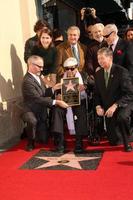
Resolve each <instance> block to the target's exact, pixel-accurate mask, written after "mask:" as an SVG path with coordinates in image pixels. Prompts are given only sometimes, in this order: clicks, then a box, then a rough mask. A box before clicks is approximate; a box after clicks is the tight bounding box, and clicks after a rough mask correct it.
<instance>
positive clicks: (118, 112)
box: [95, 47, 133, 152]
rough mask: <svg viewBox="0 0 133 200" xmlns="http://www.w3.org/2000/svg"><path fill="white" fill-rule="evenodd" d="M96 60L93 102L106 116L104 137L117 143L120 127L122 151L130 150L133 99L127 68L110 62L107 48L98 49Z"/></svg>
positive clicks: (101, 113) (114, 143)
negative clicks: (105, 134) (98, 67)
mask: <svg viewBox="0 0 133 200" xmlns="http://www.w3.org/2000/svg"><path fill="white" fill-rule="evenodd" d="M98 62H99V65H100V66H101V67H102V68H101V69H100V70H99V71H97V72H96V77H95V83H96V84H95V104H96V112H97V115H98V116H103V117H104V119H105V124H106V129H107V136H108V139H109V142H110V144H111V145H116V144H117V142H118V136H117V134H116V130H117V128H118V129H119V131H120V133H121V135H122V138H123V143H124V149H125V151H127V152H129V151H132V147H131V145H130V144H128V135H129V118H130V114H131V109H132V101H133V85H132V82H131V78H130V76H129V73H128V70H127V69H125V68H123V67H121V66H119V65H116V64H113V52H112V50H111V49H109V48H107V47H103V48H101V49H99V50H98Z"/></svg>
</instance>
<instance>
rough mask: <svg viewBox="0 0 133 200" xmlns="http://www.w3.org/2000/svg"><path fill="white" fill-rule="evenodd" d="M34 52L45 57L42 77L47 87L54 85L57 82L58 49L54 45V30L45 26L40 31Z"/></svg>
mask: <svg viewBox="0 0 133 200" xmlns="http://www.w3.org/2000/svg"><path fill="white" fill-rule="evenodd" d="M32 54H34V55H39V56H41V57H42V58H43V60H44V67H43V71H42V75H41V77H42V79H43V81H44V83H45V85H46V86H47V87H53V86H54V85H55V83H56V59H57V50H56V48H55V47H54V44H53V35H52V31H51V30H50V29H49V28H44V29H43V30H42V31H41V32H40V35H39V41H38V45H36V46H35V47H34V48H33V51H32Z"/></svg>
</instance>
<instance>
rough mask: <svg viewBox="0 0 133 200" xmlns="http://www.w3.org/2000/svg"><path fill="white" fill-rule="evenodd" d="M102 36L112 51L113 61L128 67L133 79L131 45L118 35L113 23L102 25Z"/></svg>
mask: <svg viewBox="0 0 133 200" xmlns="http://www.w3.org/2000/svg"><path fill="white" fill-rule="evenodd" d="M103 37H104V39H105V40H106V42H107V44H108V47H109V48H110V49H112V51H113V62H114V63H115V64H118V65H121V66H123V67H125V68H126V69H128V70H129V72H130V75H131V77H132V81H133V45H132V44H131V43H130V42H128V41H125V40H124V39H122V38H120V37H119V36H118V28H117V27H116V25H115V24H107V25H106V26H105V27H104V29H103Z"/></svg>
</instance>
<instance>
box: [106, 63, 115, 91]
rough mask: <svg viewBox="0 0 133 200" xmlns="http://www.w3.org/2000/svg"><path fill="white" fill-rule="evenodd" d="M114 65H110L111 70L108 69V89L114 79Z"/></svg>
mask: <svg viewBox="0 0 133 200" xmlns="http://www.w3.org/2000/svg"><path fill="white" fill-rule="evenodd" d="M114 71H115V66H114V65H112V67H111V70H110V75H109V80H108V86H107V88H106V89H107V90H108V91H110V90H111V88H112V87H113V81H114V78H115V73H114Z"/></svg>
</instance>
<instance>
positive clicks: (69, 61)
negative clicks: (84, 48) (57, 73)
mask: <svg viewBox="0 0 133 200" xmlns="http://www.w3.org/2000/svg"><path fill="white" fill-rule="evenodd" d="M77 65H78V62H77V59H76V58H74V57H70V58H67V59H66V60H65V62H64V65H63V66H64V67H73V66H75V67H76V66H77Z"/></svg>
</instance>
